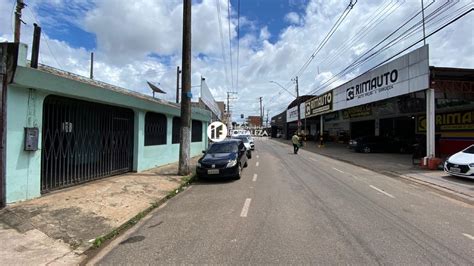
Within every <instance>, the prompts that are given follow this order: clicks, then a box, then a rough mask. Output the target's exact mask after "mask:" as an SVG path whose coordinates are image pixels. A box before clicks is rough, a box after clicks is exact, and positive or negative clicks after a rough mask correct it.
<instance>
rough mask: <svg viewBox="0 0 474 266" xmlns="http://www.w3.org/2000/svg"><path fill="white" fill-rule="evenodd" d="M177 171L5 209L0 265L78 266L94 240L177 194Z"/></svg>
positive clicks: (0, 220) (103, 183)
mask: <svg viewBox="0 0 474 266" xmlns="http://www.w3.org/2000/svg"><path fill="white" fill-rule="evenodd" d="M197 159H198V158H193V160H192V168H191V169H194V166H195V163H196V162H197ZM177 169H178V164H177V163H174V164H170V165H166V166H163V167H159V168H155V169H152V170H149V171H145V172H141V173H129V174H125V175H120V176H112V177H108V178H104V179H101V180H97V181H93V182H90V183H86V184H84V185H79V186H76V187H71V188H68V189H63V190H59V191H57V192H53V193H50V194H47V195H44V196H42V197H40V198H37V199H33V200H30V201H25V202H20V203H16V204H12V205H9V206H7V207H6V208H4V209H2V210H0V258H1V261H2V264H3V265H12V264H15V265H18V264H21V265H25V264H26V265H38V264H41V265H43V264H68V265H71V264H79V263H80V262H81V261H82V260H83V259H84V258H85V255H83V253H84V251H86V250H87V249H89V248H90V247H91V246H92V244H93V242H94V240H95V239H96V238H97V237H100V236H104V235H106V234H108V233H110V232H112V231H113V230H114V229H116V228H118V227H120V226H121V225H123V224H125V223H127V222H128V221H129V220H130V219H132V218H133V217H135V216H136V215H137V214H139V213H140V212H142V211H144V210H146V209H147V208H149V207H150V206H152V204H156V203H157V202H159V201H160V200H162V199H164V198H165V197H166V196H167V195H168V194H169V193H170V192H172V191H174V190H176V189H178V188H179V187H180V186H181V184H182V183H183V182H184V181H183V177H182V176H178V175H177Z"/></svg>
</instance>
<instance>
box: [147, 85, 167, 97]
mask: <svg viewBox="0 0 474 266" xmlns="http://www.w3.org/2000/svg"><path fill="white" fill-rule="evenodd" d="M146 83H147V84H148V86H150V89H151V90H152V91H153V98H155V92H156V93H163V94H166V92H165V91H163V90H161V89H160V88H158V86H156V85H154V84H153V83H151V82H149V81H147V82H146ZM158 84H160V83H158Z"/></svg>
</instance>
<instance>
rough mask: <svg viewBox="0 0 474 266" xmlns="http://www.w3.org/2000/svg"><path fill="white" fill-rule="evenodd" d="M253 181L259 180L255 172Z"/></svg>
mask: <svg viewBox="0 0 474 266" xmlns="http://www.w3.org/2000/svg"><path fill="white" fill-rule="evenodd" d="M252 181H253V182H255V181H257V174H253V179H252Z"/></svg>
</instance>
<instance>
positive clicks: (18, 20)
mask: <svg viewBox="0 0 474 266" xmlns="http://www.w3.org/2000/svg"><path fill="white" fill-rule="evenodd" d="M23 8H25V3H23V0H16V11H15V37H14V40H13V41H14V42H16V43H19V42H20V30H21V22H22V21H21V10H22V9H23Z"/></svg>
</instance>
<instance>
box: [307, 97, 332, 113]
mask: <svg viewBox="0 0 474 266" xmlns="http://www.w3.org/2000/svg"><path fill="white" fill-rule="evenodd" d="M305 105H306V117H312V116H316V115H320V114H324V113H328V112H331V111H332V91H329V92H326V93H325V94H323V95H321V96H317V97H314V98H311V99H309V100H308V101H306V103H305Z"/></svg>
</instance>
